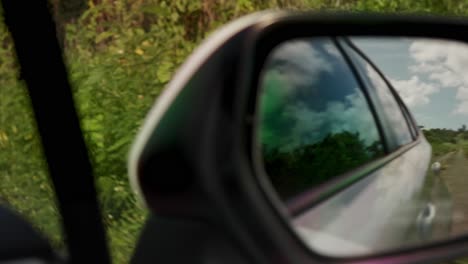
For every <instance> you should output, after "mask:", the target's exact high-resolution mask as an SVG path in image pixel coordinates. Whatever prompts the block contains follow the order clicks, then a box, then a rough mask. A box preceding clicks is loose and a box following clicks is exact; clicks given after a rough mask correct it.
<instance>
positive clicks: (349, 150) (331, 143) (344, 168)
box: [263, 131, 384, 200]
mask: <svg viewBox="0 0 468 264" xmlns="http://www.w3.org/2000/svg"><path fill="white" fill-rule="evenodd" d="M263 150H264V154H263V155H264V156H263V160H264V165H265V170H266V172H267V174H268V176H269V177H270V179H271V181H272V184H273V186H274V187H275V190H276V191H277V192H278V194H279V195H280V196H281V197H282V198H283V199H285V200H287V199H288V198H291V197H292V196H294V195H297V194H299V193H301V192H303V191H305V190H307V189H309V188H310V187H311V186H316V185H318V184H321V183H324V182H325V181H327V180H330V179H331V178H332V177H334V176H337V175H340V174H343V173H345V172H348V171H351V170H352V169H354V168H357V167H358V166H360V165H363V164H365V163H366V162H368V161H370V160H372V159H376V158H378V157H381V156H382V155H383V154H384V152H383V150H382V148H381V144H380V142H378V141H376V142H375V143H374V144H371V145H370V146H368V147H366V144H365V143H364V141H363V140H362V139H361V138H360V136H359V134H358V133H351V132H348V131H343V132H340V133H336V134H329V135H327V136H326V137H325V138H324V139H323V140H321V141H320V142H317V143H315V144H310V145H302V146H300V147H297V148H295V149H293V150H289V151H281V150H279V149H277V148H275V149H273V150H267V148H265V147H264V148H263Z"/></svg>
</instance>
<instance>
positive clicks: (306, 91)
mask: <svg viewBox="0 0 468 264" xmlns="http://www.w3.org/2000/svg"><path fill="white" fill-rule="evenodd" d="M261 76H262V77H261V80H260V86H261V89H260V103H261V105H260V108H259V115H260V119H259V120H260V121H259V122H260V124H259V132H258V133H259V135H258V136H259V141H260V145H261V149H262V157H263V164H264V168H265V171H266V173H267V174H268V176H269V177H270V179H271V182H272V184H273V186H274V187H275V189H276V190H277V192H278V193H279V195H280V196H281V197H282V198H284V199H287V198H289V197H291V196H294V195H296V194H299V193H301V192H303V191H305V190H307V189H309V188H311V187H313V186H316V185H317V184H320V183H323V182H325V181H327V180H329V179H332V178H333V177H336V176H338V175H340V174H343V173H345V172H348V171H350V170H352V169H354V168H356V167H358V166H360V165H363V164H364V163H366V162H368V161H370V160H372V159H375V158H376V157H379V156H381V155H382V154H383V147H382V142H381V140H380V138H379V133H378V130H377V127H376V124H375V122H374V118H373V115H372V112H371V110H370V109H369V107H368V104H367V102H366V99H365V97H364V96H363V93H362V92H361V90H360V88H359V85H358V83H357V81H356V79H355V78H354V76H353V74H352V72H351V71H350V68H349V67H348V65H347V63H346V61H345V60H344V59H343V57H342V55H341V53H340V51H339V50H338V49H337V47H336V46H335V44H334V43H333V42H332V41H331V40H330V39H325V38H324V39H318V38H314V39H313V40H309V39H299V40H291V41H287V42H285V43H283V44H281V45H279V46H278V47H276V48H275V49H274V50H273V51H272V52H271V53H270V55H269V58H268V60H267V62H266V64H265V66H264V69H263V72H262V75H261Z"/></svg>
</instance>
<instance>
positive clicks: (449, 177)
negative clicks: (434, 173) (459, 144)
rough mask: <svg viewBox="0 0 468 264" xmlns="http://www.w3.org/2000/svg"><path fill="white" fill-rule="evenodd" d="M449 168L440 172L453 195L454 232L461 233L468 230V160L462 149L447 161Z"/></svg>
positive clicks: (454, 233)
mask: <svg viewBox="0 0 468 264" xmlns="http://www.w3.org/2000/svg"><path fill="white" fill-rule="evenodd" d="M444 163H445V164H446V165H447V168H446V169H445V170H443V171H442V172H441V173H440V177H441V179H442V180H443V181H444V183H445V185H446V186H447V189H448V191H449V192H450V195H451V197H452V202H453V209H452V210H453V211H452V232H451V234H452V235H454V236H456V235H461V234H462V233H463V232H467V231H468V191H467V190H468V177H466V176H467V172H468V160H467V159H466V157H465V155H464V153H463V151H462V150H461V149H460V150H458V151H457V152H456V153H454V154H453V155H451V157H450V158H449V159H447V160H446V162H443V161H442V165H444Z"/></svg>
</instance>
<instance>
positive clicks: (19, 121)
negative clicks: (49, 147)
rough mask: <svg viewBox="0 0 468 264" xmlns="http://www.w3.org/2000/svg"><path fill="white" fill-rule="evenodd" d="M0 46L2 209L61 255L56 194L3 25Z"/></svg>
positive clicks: (59, 223) (0, 29)
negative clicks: (12, 213)
mask: <svg viewBox="0 0 468 264" xmlns="http://www.w3.org/2000/svg"><path fill="white" fill-rule="evenodd" d="M0 43H2V44H1V45H0V204H1V205H2V206H7V207H10V208H12V209H13V210H14V211H16V212H18V213H19V214H20V215H22V216H23V217H25V218H26V220H28V221H29V222H30V223H31V224H32V225H33V226H34V227H35V228H36V229H37V230H38V231H39V232H40V233H42V234H44V235H45V236H46V237H47V238H48V239H49V241H50V242H51V244H52V245H53V246H55V248H56V249H58V250H62V249H64V248H65V247H64V241H63V235H62V230H61V217H60V214H59V211H58V208H57V204H56V197H55V193H54V189H53V186H52V183H51V181H50V179H49V176H48V170H47V165H46V160H45V157H44V155H43V152H42V146H41V142H40V136H39V134H38V131H37V127H36V122H35V119H34V114H33V110H32V106H31V102H30V100H29V96H28V93H27V90H26V86H25V83H24V82H23V81H21V80H20V74H19V67H18V62H17V59H16V56H15V52H14V47H13V43H12V39H11V36H10V34H9V32H8V30H7V28H6V26H5V25H4V23H3V20H2V22H0ZM65 176H66V175H65Z"/></svg>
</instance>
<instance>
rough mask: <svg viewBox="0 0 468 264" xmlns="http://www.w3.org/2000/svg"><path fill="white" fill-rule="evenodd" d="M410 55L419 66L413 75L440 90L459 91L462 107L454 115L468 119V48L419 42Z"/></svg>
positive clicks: (441, 42)
mask: <svg viewBox="0 0 468 264" xmlns="http://www.w3.org/2000/svg"><path fill="white" fill-rule="evenodd" d="M409 51H410V55H411V57H412V58H413V59H414V60H415V62H416V64H415V65H413V66H411V67H410V70H411V71H412V72H414V73H420V74H426V75H427V77H428V78H429V79H430V80H433V81H436V82H437V84H438V85H440V87H441V88H445V87H451V88H455V89H457V95H456V99H457V100H458V101H459V104H458V105H457V106H456V107H455V109H454V110H453V113H455V114H465V115H468V75H466V74H465V73H466V72H467V71H468V49H467V47H466V44H463V43H458V42H454V41H445V40H418V41H414V42H413V43H412V44H411V46H410V49H409Z"/></svg>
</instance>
